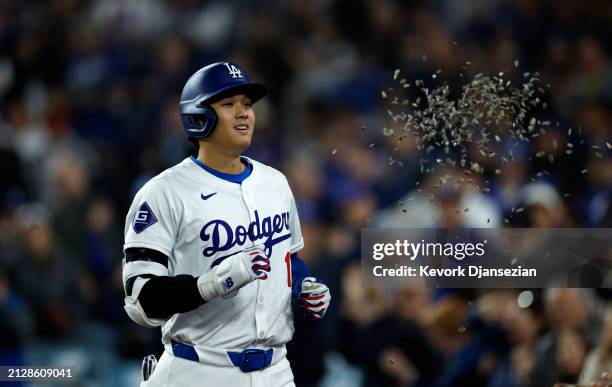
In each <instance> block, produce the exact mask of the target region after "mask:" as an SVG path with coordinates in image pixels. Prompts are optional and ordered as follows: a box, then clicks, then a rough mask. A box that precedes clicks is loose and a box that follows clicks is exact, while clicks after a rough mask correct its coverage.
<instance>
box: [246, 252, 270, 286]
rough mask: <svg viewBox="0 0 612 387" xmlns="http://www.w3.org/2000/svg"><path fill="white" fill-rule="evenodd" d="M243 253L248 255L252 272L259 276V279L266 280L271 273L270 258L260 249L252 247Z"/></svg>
mask: <svg viewBox="0 0 612 387" xmlns="http://www.w3.org/2000/svg"><path fill="white" fill-rule="evenodd" d="M242 253H244V254H248V255H249V256H250V260H251V270H252V271H253V273H254V274H255V275H256V276H257V279H260V280H266V279H268V274H267V273H269V272H270V258H268V257H267V256H266V253H264V251H263V250H262V249H261V248H260V247H259V246H255V247H251V248H248V249H246V250H244V251H243V252H242Z"/></svg>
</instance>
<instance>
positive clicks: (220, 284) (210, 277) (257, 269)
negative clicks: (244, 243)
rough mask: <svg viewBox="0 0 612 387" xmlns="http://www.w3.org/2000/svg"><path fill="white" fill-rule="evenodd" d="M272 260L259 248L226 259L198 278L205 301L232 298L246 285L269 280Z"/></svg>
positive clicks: (199, 287)
mask: <svg viewBox="0 0 612 387" xmlns="http://www.w3.org/2000/svg"><path fill="white" fill-rule="evenodd" d="M269 272H270V258H268V257H267V256H266V254H265V253H264V252H263V250H262V249H261V248H260V247H259V246H256V247H251V248H248V249H246V250H243V251H241V252H239V253H238V254H235V255H232V256H231V257H227V258H226V259H224V260H223V261H222V262H221V263H220V264H219V265H218V266H215V267H214V268H212V269H211V270H210V271H208V272H206V273H204V274H202V275H201V276H200V278H198V290H199V291H200V295H201V296H202V298H203V299H204V301H206V302H208V301H210V300H212V299H214V298H216V297H219V296H221V297H223V298H230V297H233V296H235V295H236V293H238V290H239V289H240V288H241V287H243V286H244V285H246V284H248V283H250V282H253V281H255V280H258V279H261V280H265V279H267V278H268V273H269Z"/></svg>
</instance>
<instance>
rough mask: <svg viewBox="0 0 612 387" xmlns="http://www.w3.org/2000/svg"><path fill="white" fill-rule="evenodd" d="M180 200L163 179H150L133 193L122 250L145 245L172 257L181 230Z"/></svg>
mask: <svg viewBox="0 0 612 387" xmlns="http://www.w3.org/2000/svg"><path fill="white" fill-rule="evenodd" d="M178 207H179V206H178V203H177V198H176V197H175V196H174V195H172V192H171V191H170V189H169V187H167V186H165V183H164V182H163V181H162V180H151V181H149V182H148V183H147V184H145V186H144V187H142V189H141V190H140V191H138V193H137V194H136V196H135V197H134V201H133V202H132V205H131V206H130V210H129V211H128V214H127V217H126V219H125V232H124V236H125V243H124V245H123V250H124V251H125V250H127V249H128V248H132V247H145V248H149V249H153V250H157V251H159V252H161V253H163V254H165V255H166V256H168V257H171V255H172V250H173V248H174V244H175V243H176V235H177V230H178V216H177V211H178Z"/></svg>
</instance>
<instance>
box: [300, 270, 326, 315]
mask: <svg viewBox="0 0 612 387" xmlns="http://www.w3.org/2000/svg"><path fill="white" fill-rule="evenodd" d="M330 301H331V293H330V292H329V288H328V287H327V285H325V284H324V283H321V282H317V279H316V278H315V277H306V278H304V280H303V281H302V289H301V292H300V295H299V296H298V303H299V305H300V307H301V308H302V309H303V310H304V312H305V313H306V315H309V316H311V317H312V319H313V320H314V319H320V318H322V317H323V316H324V315H325V312H326V311H327V308H328V307H329V303H330Z"/></svg>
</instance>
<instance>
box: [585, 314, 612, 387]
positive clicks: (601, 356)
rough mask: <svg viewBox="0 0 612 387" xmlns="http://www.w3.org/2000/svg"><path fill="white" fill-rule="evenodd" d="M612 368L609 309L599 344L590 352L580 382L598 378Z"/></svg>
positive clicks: (611, 333)
mask: <svg viewBox="0 0 612 387" xmlns="http://www.w3.org/2000/svg"><path fill="white" fill-rule="evenodd" d="M610 370H612V313H611V312H610V310H608V313H607V315H606V322H605V325H604V327H603V332H602V337H601V340H599V342H598V345H597V346H596V347H595V348H593V350H592V351H591V352H589V354H588V356H587V358H586V360H585V362H584V365H583V367H582V372H581V374H580V379H579V382H581V383H586V382H589V381H594V380H598V379H599V378H600V376H601V374H602V373H604V372H607V371H610Z"/></svg>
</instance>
